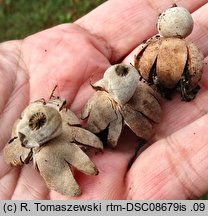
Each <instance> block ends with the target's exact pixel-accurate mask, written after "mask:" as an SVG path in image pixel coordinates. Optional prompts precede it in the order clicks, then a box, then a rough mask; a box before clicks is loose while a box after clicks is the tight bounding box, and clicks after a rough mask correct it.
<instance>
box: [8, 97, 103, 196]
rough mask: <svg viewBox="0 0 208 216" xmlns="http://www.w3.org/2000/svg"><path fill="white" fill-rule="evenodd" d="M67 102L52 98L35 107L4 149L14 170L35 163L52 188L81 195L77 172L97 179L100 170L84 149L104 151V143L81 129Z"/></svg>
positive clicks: (27, 111) (24, 114)
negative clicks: (76, 178) (95, 176)
mask: <svg viewBox="0 0 208 216" xmlns="http://www.w3.org/2000/svg"><path fill="white" fill-rule="evenodd" d="M65 104H66V101H65V100H63V99H60V98H59V97H54V96H52V97H51V98H50V100H49V101H48V102H47V103H46V102H45V101H44V100H43V99H41V100H38V101H35V102H33V103H31V104H30V105H29V106H28V107H26V109H25V110H24V111H23V112H22V114H21V118H20V119H18V120H17V121H16V123H15V124H14V127H13V131H12V139H11V140H10V141H9V143H8V144H7V145H6V146H5V148H4V157H5V160H6V162H7V163H8V164H10V165H11V166H20V165H24V164H27V163H29V162H30V161H33V164H34V166H35V168H36V169H37V170H38V171H39V172H40V175H41V176H42V177H43V179H44V180H45V182H46V184H47V185H48V187H49V188H50V189H52V190H55V191H57V192H59V193H61V194H62V195H64V196H78V195H80V193H81V191H80V187H79V185H78V183H77V182H76V180H75V179H74V177H73V169H74V168H75V169H77V170H79V171H81V172H83V173H85V174H87V175H97V174H98V169H97V168H96V166H95V164H94V163H93V162H92V161H91V160H90V159H89V157H88V156H87V155H86V154H85V153H84V152H83V151H82V149H81V148H82V146H89V147H93V148H97V149H103V145H102V142H101V141H100V140H99V138H98V137H97V136H95V135H94V134H92V133H91V132H89V131H87V130H85V129H83V128H81V126H80V122H79V120H78V118H77V117H76V116H75V114H74V113H73V112H71V111H70V110H69V109H67V108H66V106H65Z"/></svg>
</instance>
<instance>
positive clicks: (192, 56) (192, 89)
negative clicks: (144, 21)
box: [135, 6, 204, 101]
mask: <svg viewBox="0 0 208 216" xmlns="http://www.w3.org/2000/svg"><path fill="white" fill-rule="evenodd" d="M157 28H158V31H159V34H160V35H159V37H158V35H157V36H155V37H153V38H151V39H149V40H147V42H146V43H145V44H142V45H141V46H142V47H141V49H140V50H139V52H138V54H137V55H136V57H135V67H136V69H137V70H138V71H139V73H140V75H141V76H142V77H143V78H144V79H145V80H146V81H147V82H148V83H149V84H151V85H152V84H154V85H155V86H156V88H157V91H158V92H159V93H160V94H161V95H162V96H163V97H165V98H168V99H170V98H171V95H172V93H173V92H174V91H175V90H177V91H179V92H180V93H181V99H182V100H184V101H191V100H192V99H194V97H195V95H196V94H197V92H198V91H199V89H200V87H199V85H198V83H199V81H200V79H201V76H202V69H203V60H204V56H203V54H202V53H201V51H200V50H199V49H198V47H197V46H196V45H195V44H194V43H192V42H188V41H186V40H185V39H184V38H185V37H187V36H188V35H189V34H190V33H191V32H192V29H193V19H192V17H191V14H190V13H189V12H188V11H187V10H186V9H185V8H182V7H177V6H174V7H171V8H169V9H167V10H166V11H164V12H163V13H161V14H160V16H159V19H158V23H157Z"/></svg>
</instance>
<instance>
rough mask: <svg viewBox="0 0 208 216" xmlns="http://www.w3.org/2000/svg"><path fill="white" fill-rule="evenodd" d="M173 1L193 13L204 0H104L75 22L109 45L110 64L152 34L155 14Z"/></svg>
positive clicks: (154, 29)
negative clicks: (103, 2)
mask: <svg viewBox="0 0 208 216" xmlns="http://www.w3.org/2000/svg"><path fill="white" fill-rule="evenodd" d="M173 3H177V4H178V5H180V6H184V7H185V8H187V9H188V10H189V11H191V12H193V11H195V10H196V9H198V8H199V7H201V6H202V5H204V4H206V3H207V1H206V0H200V1H191V0H188V1H181V0H179V1H174V2H173V1H171V0H166V1H156V0H151V1H142V0H140V1H138V0H130V1H119V0H114V1H107V2H106V3H105V4H103V5H101V6H100V7H98V8H96V10H94V11H92V12H91V13H89V14H88V15H87V16H84V17H83V18H81V19H79V20H78V21H77V22H75V23H77V24H79V25H80V26H81V27H83V28H84V29H87V30H88V31H89V32H90V33H92V34H94V35H96V36H97V37H99V38H101V39H103V40H104V41H106V42H107V44H109V45H110V47H111V48H112V55H111V58H110V60H111V63H114V62H117V61H119V60H121V59H122V58H123V57H124V56H125V55H126V54H127V53H129V52H130V51H131V50H133V49H134V48H135V47H136V46H137V45H138V44H140V43H141V42H142V41H143V40H146V39H147V38H149V37H151V36H153V35H154V34H155V33H156V27H155V25H156V21H157V17H158V15H159V13H161V12H162V11H163V10H164V9H166V8H168V7H170V6H172V5H173Z"/></svg>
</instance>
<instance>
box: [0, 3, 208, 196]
mask: <svg viewBox="0 0 208 216" xmlns="http://www.w3.org/2000/svg"><path fill="white" fill-rule="evenodd" d="M206 3H207V1H206V0H200V1H191V0H187V1H180V0H179V1H177V4H178V5H181V6H184V7H186V8H187V9H188V10H190V11H191V12H194V11H196V12H195V13H194V14H193V18H194V20H195V27H194V31H193V32H192V34H191V36H190V38H189V39H191V40H193V41H194V42H195V43H196V44H197V45H198V46H199V48H200V49H201V50H202V52H203V53H204V55H205V56H207V54H208V32H207V29H208V23H207V19H208V14H207V10H208V5H207V4H206ZM170 5H172V1H169V0H166V1H154V0H151V1H139V3H138V0H129V1H120V0H114V1H107V3H106V4H104V5H103V6H102V7H100V8H99V9H96V10H95V11H94V12H93V13H91V14H89V15H87V16H85V17H83V18H82V19H80V20H79V21H77V22H76V25H74V24H73V25H69V24H66V25H62V26H57V27H55V28H52V29H49V30H46V31H43V32H41V33H38V34H35V35H32V36H31V37H28V38H26V39H24V40H23V41H12V42H7V43H4V44H2V45H1V47H0V54H1V58H0V59H1V61H0V64H1V70H0V73H1V79H0V90H1V91H0V92H1V93H2V92H3V94H1V99H0V112H1V124H0V127H1V137H0V139H1V140H0V144H1V150H2V149H3V147H4V146H5V144H6V143H7V141H8V140H9V137H10V135H11V130H12V125H13V123H14V121H15V120H16V119H17V117H18V116H19V115H20V113H21V111H22V110H23V108H24V107H25V106H26V105H27V104H28V102H29V101H33V100H36V99H38V98H41V97H44V98H48V95H50V93H51V90H52V89H53V87H54V86H55V85H56V84H58V89H57V91H58V92H57V95H60V96H61V97H63V98H66V100H67V101H68V105H69V106H70V108H71V109H72V111H74V112H76V113H80V110H81V109H82V107H83V105H84V104H85V103H86V101H87V99H88V98H89V97H90V95H91V94H92V92H93V90H92V89H91V86H89V79H90V78H91V76H92V73H102V72H104V71H105V70H106V69H107V68H108V67H109V66H110V64H114V63H115V62H119V61H120V60H121V59H124V62H127V63H129V61H132V63H133V59H134V55H135V54H136V53H137V50H134V48H136V47H137V46H138V44H140V43H141V42H142V41H143V40H145V39H147V38H150V37H151V36H152V35H154V34H156V30H155V21H156V20H157V17H158V14H159V13H160V12H161V11H163V10H164V9H165V8H168V7H170ZM138 11H139V13H138ZM106 14H108V16H106ZM121 14H122V19H121V17H120V15H121ZM147 14H148V18H147ZM78 24H79V25H80V26H81V27H79V26H78ZM115 27H116V28H115ZM85 29H86V30H85ZM92 34H94V35H95V36H93V35H92ZM187 39H188V38H187ZM74 44H76V46H75V45H74ZM133 50H134V51H133ZM205 61H206V62H207V57H206V58H205ZM23 62H24V63H23ZM207 70H208V67H207V65H205V68H204V73H203V77H202V80H201V86H202V88H201V90H200V92H199V94H198V95H197V97H196V98H195V100H193V101H192V102H190V103H183V102H181V101H180V100H179V99H177V97H175V98H174V99H173V100H172V101H164V102H163V103H162V106H163V116H162V122H161V123H160V125H159V126H158V127H157V129H156V135H155V136H154V137H153V139H152V140H151V141H150V144H152V145H151V146H150V147H149V148H148V149H146V150H145V151H144V152H143V153H141V154H140V156H139V157H138V158H137V160H136V161H135V162H134V164H133V165H132V167H131V168H130V170H129V171H128V172H127V164H128V162H129V160H130V158H131V156H132V155H133V152H134V149H135V147H136V145H137V141H138V140H137V138H136V137H134V136H132V133H129V131H127V130H126V131H124V134H123V135H122V137H121V138H122V139H121V143H120V144H119V146H118V148H117V149H116V150H111V149H106V150H105V152H104V153H102V154H96V155H94V156H93V157H91V159H92V160H93V161H94V162H95V163H96V165H97V167H98V169H99V171H100V172H99V175H98V176H96V177H91V176H89V177H86V176H85V175H82V174H79V175H78V176H77V180H78V182H79V184H80V186H81V188H82V192H83V193H82V196H80V197H79V198H78V199H193V198H198V197H200V196H201V195H203V194H204V193H207V192H208V183H207V182H208V173H207V167H208V160H207V158H208V134H207V131H208V124H207V122H208V115H207V111H208V106H207V101H208V82H207V79H208V74H207ZM49 78H50V79H49ZM130 134H131V136H130ZM0 160H1V161H0V170H1V171H0V174H1V175H0V185H1V187H0V198H1V199H66V197H63V196H61V195H60V194H58V193H56V192H54V191H51V190H48V188H47V187H46V185H45V183H44V181H43V179H42V178H41V177H40V175H39V174H38V173H37V172H36V170H34V169H31V167H29V166H24V167H23V168H22V169H18V168H17V169H16V168H11V167H10V166H8V165H7V164H6V163H5V161H4V159H3V155H2V154H1V157H0ZM69 199H70V198H69Z"/></svg>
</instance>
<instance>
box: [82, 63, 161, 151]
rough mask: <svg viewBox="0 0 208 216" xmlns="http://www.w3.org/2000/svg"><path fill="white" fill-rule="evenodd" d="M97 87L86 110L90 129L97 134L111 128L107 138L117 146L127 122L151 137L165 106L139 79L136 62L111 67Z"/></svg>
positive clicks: (87, 125)
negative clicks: (154, 124)
mask: <svg viewBox="0 0 208 216" xmlns="http://www.w3.org/2000/svg"><path fill="white" fill-rule="evenodd" d="M93 88H94V89H95V90H96V92H95V93H94V94H93V95H92V97H91V98H90V99H89V100H88V102H87V104H86V105H85V106H84V108H83V110H82V119H87V123H86V129H88V130H89V131H91V132H93V133H95V134H99V133H101V132H103V131H105V130H107V142H108V144H110V145H111V146H113V147H115V146H116V145H117V143H118V139H119V137H120V135H121V132H122V129H123V126H124V125H127V126H128V127H129V128H130V129H131V130H132V131H133V132H134V133H135V134H136V135H137V136H138V137H139V138H141V139H144V140H148V139H150V137H151V136H152V134H153V131H154V130H153V123H159V121H160V115H161V107H160V104H159V102H158V100H157V96H156V93H155V92H154V91H153V89H151V87H149V86H148V85H147V84H145V83H143V82H140V81H139V74H138V71H137V70H136V69H135V68H134V67H133V66H131V65H125V64H117V65H113V66H111V67H109V68H108V69H107V70H106V71H105V73H104V76H103V79H101V80H99V81H98V82H96V83H95V84H93Z"/></svg>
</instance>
